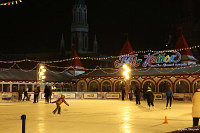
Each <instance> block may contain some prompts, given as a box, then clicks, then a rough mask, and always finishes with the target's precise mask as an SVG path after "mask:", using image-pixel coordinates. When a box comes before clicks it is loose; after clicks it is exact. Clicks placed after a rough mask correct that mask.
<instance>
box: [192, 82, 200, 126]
mask: <svg viewBox="0 0 200 133" xmlns="http://www.w3.org/2000/svg"><path fill="white" fill-rule="evenodd" d="M197 88H198V89H197V90H196V91H195V93H194V95H193V98H192V117H193V127H195V126H198V125H199V118H200V82H198V83H197Z"/></svg>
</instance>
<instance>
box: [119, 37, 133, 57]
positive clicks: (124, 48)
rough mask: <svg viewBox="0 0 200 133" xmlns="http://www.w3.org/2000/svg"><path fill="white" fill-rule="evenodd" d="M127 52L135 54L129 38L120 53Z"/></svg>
mask: <svg viewBox="0 0 200 133" xmlns="http://www.w3.org/2000/svg"><path fill="white" fill-rule="evenodd" d="M125 54H130V55H133V54H134V51H133V49H132V46H131V44H130V42H129V40H128V39H127V40H126V42H125V43H124V46H123V48H122V50H121V52H120V55H125Z"/></svg>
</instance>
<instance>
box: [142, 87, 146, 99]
mask: <svg viewBox="0 0 200 133" xmlns="http://www.w3.org/2000/svg"><path fill="white" fill-rule="evenodd" d="M146 91H147V89H145V88H144V87H143V89H142V92H143V100H145V99H146Z"/></svg>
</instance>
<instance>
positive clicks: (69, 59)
mask: <svg viewBox="0 0 200 133" xmlns="http://www.w3.org/2000/svg"><path fill="white" fill-rule="evenodd" d="M199 47H200V45H196V46H192V47H188V48H181V49H171V50H163V51H153V50H147V51H134V54H137V53H142V54H145V53H156V52H170V51H179V52H180V51H184V50H189V49H190V50H191V49H196V48H199ZM131 54H133V52H131V53H129V54H125V55H118V56H107V57H73V58H66V59H62V60H52V61H49V60H48V61H38V60H31V59H23V60H13V61H0V63H19V62H25V61H27V62H36V63H45V64H47V63H61V62H67V61H71V60H76V59H80V60H107V59H116V58H119V57H120V56H128V55H131Z"/></svg>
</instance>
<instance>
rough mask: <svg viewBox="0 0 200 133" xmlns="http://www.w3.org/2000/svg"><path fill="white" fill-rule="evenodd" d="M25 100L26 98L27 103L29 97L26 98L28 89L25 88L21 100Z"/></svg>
mask: <svg viewBox="0 0 200 133" xmlns="http://www.w3.org/2000/svg"><path fill="white" fill-rule="evenodd" d="M25 98H26V101H29V97H28V88H26V89H25V90H24V98H23V101H24V100H25Z"/></svg>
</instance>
